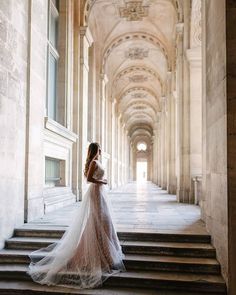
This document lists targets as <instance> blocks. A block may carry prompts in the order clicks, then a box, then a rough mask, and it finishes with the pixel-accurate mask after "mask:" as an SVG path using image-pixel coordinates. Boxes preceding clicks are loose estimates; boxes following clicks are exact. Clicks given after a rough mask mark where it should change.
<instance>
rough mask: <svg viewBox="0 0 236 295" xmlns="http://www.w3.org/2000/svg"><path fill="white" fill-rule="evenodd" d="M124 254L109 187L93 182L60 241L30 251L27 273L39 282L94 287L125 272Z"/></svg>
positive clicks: (83, 287)
mask: <svg viewBox="0 0 236 295" xmlns="http://www.w3.org/2000/svg"><path fill="white" fill-rule="evenodd" d="M42 254H43V258H42V259H41V260H39V258H38V257H39V255H42ZM123 257H124V255H123V253H122V250H121V247H120V243H119V240H118V237H117V234H116V231H115V229H114V226H113V223H112V219H111V215H110V211H109V207H108V204H107V201H106V189H105V187H104V185H98V184H93V183H92V184H90V185H89V188H88V190H87V192H86V194H85V195H84V199H83V201H82V204H81V206H80V207H79V208H78V210H76V212H75V214H74V216H73V219H72V224H71V225H70V226H69V228H68V230H67V231H66V232H65V234H64V235H63V237H62V238H61V240H60V241H59V242H58V243H54V244H52V245H50V246H48V247H47V248H43V249H40V250H37V251H34V252H32V253H31V255H30V258H31V263H30V265H29V270H28V273H29V274H30V276H31V277H32V279H33V280H34V281H35V282H38V283H40V284H46V285H61V286H67V287H75V288H78V289H85V288H94V287H96V286H99V285H101V284H102V283H103V282H104V280H106V279H107V278H108V277H109V276H111V275H113V274H115V273H117V272H119V271H125V267H124V264H123V261H122V258H123Z"/></svg>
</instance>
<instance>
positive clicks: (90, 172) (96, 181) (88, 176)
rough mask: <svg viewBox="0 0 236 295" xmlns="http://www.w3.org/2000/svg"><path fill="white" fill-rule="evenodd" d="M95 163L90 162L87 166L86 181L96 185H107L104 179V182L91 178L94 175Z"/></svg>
mask: <svg viewBox="0 0 236 295" xmlns="http://www.w3.org/2000/svg"><path fill="white" fill-rule="evenodd" d="M96 165H97V164H96V162H95V161H92V162H91V163H90V165H89V170H88V174H87V180H88V181H89V182H92V183H98V184H107V181H106V180H105V179H104V180H98V179H95V178H93V174H94V171H95V169H96Z"/></svg>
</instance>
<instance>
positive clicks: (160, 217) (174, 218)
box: [25, 182, 206, 234]
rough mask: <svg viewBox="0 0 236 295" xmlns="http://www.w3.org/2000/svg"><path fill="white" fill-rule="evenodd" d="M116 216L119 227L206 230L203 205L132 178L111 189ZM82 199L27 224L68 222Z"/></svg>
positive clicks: (62, 224)
mask: <svg viewBox="0 0 236 295" xmlns="http://www.w3.org/2000/svg"><path fill="white" fill-rule="evenodd" d="M108 196H109V201H110V203H111V208H112V214H113V220H114V222H115V224H116V228H117V230H118V231H144V232H147V231H150V232H170V233H171V232H174V233H190V234H191V233H194V234H205V233H206V230H205V226H204V223H203V222H202V221H201V220H200V207H199V206H195V205H190V204H185V203H178V202H176V196H175V195H169V194H168V193H167V192H166V191H164V190H161V189H160V188H159V187H158V186H157V185H155V184H153V183H151V182H141V183H136V182H130V183H128V184H126V185H124V186H122V187H120V188H117V189H114V190H112V191H110V192H109V195H108ZM77 206H80V203H76V204H73V205H70V206H67V207H64V208H61V209H59V210H56V211H53V212H49V213H47V214H46V215H44V216H43V217H42V218H40V219H36V220H34V221H32V222H30V223H28V224H26V225H25V226H27V227H28V226H32V225H34V226H42V225H45V226H47V225H48V226H65V225H68V224H70V218H71V216H73V213H72V211H73V210H75V208H76V207H77Z"/></svg>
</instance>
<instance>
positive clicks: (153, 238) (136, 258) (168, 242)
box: [0, 226, 226, 295]
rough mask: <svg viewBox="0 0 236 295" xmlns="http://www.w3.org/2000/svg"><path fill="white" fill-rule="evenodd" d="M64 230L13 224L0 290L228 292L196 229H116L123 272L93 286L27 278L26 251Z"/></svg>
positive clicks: (0, 255)
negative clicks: (42, 282) (177, 231)
mask: <svg viewBox="0 0 236 295" xmlns="http://www.w3.org/2000/svg"><path fill="white" fill-rule="evenodd" d="M63 232H64V229H63V228H55V227H51V229H50V228H48V227H47V228H45V226H44V227H37V226H35V227H32V228H31V227H29V226H24V227H22V228H19V229H16V230H15V232H14V235H13V237H12V238H10V239H9V240H7V241H6V245H5V248H4V249H3V250H1V251H0V294H42V293H43V294H54V295H55V294H69V293H71V294H109V295H113V294H114V295H115V294H116V295H118V294H119V295H120V294H124V295H126V294H129V295H131V294H132V295H135V294H143V295H144V294H145V295H148V294H159V295H162V294H163V295H164V294H165V295H169V294H181V295H185V294H186V295H187V294H219V295H222V294H226V285H225V282H224V280H223V278H222V276H221V273H220V272H221V269H220V265H219V263H218V261H217V260H216V252H215V249H214V248H213V247H212V245H211V243H210V242H211V238H210V236H209V235H195V234H168V233H142V232H119V233H118V235H119V239H120V241H121V245H122V248H123V252H124V253H125V259H124V263H125V266H126V268H127V272H123V273H119V274H117V275H114V276H112V277H110V278H109V279H108V280H107V281H106V282H105V284H104V286H103V287H102V288H98V289H96V290H75V289H72V290H71V289H70V290H68V289H63V288H59V287H46V286H41V285H38V284H35V283H33V282H31V280H30V277H29V276H28V275H27V273H26V270H27V267H28V264H29V257H28V255H29V254H30V253H31V251H32V250H35V249H39V248H41V247H45V246H47V245H49V244H50V243H54V242H56V241H57V240H58V239H59V238H60V237H61V236H62V234H63ZM41 256H43V253H42V254H41V255H40V254H39V258H40V257H41Z"/></svg>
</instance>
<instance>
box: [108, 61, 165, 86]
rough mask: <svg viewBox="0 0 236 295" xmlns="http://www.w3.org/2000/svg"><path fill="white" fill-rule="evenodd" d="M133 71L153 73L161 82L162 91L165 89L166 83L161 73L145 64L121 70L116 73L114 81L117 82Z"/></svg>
mask: <svg viewBox="0 0 236 295" xmlns="http://www.w3.org/2000/svg"><path fill="white" fill-rule="evenodd" d="M133 72H145V73H148V74H150V75H152V76H153V77H155V78H156V79H157V80H158V81H159V83H160V84H161V88H162V91H164V84H163V81H162V79H161V77H160V75H159V74H158V73H157V72H156V71H154V70H152V69H150V68H147V67H145V66H131V67H129V68H125V69H124V70H122V71H121V72H119V73H118V74H117V75H116V77H115V79H114V81H115V82H117V81H118V80H119V79H120V78H122V77H123V76H125V75H127V74H130V73H133Z"/></svg>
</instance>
